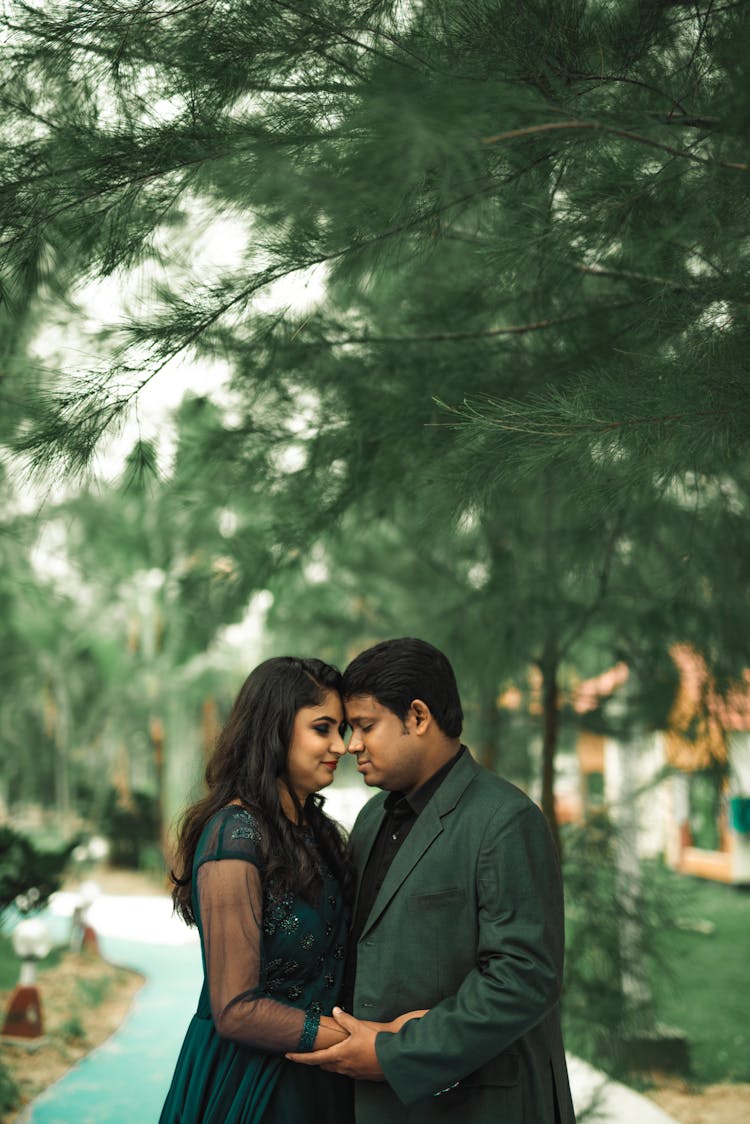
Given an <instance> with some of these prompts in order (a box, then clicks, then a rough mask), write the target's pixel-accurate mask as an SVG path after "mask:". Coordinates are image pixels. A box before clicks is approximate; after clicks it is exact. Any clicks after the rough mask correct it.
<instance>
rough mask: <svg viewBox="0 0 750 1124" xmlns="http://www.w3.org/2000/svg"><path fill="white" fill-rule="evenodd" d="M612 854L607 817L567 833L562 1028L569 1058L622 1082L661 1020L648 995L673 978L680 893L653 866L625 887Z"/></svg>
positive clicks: (614, 845) (611, 830)
mask: <svg viewBox="0 0 750 1124" xmlns="http://www.w3.org/2000/svg"><path fill="white" fill-rule="evenodd" d="M616 850H617V836H616V830H615V828H614V826H613V825H612V823H611V822H610V820H609V819H608V818H607V816H606V814H604V813H601V814H598V815H596V816H593V817H590V818H589V820H588V821H587V822H586V823H584V824H583V825H581V826H580V827H568V828H566V830H565V834H564V855H565V865H564V877H565V895H566V954H565V955H566V970H565V993H564V999H563V1021H564V1030H565V1042H566V1046H567V1048H568V1049H570V1050H571V1051H572V1053H574V1054H577V1055H579V1056H580V1057H583V1058H585V1059H586V1060H587V1061H589V1062H591V1064H592V1065H595V1066H597V1067H598V1068H600V1069H603V1070H604V1071H605V1072H606V1073H609V1074H611V1075H613V1076H618V1075H619V1076H623V1075H625V1074H627V1073H628V1072H629V1071H630V1070H631V1068H632V1065H633V1054H632V1052H631V1051H632V1046H631V1045H630V1044H632V1043H635V1042H637V1041H638V1040H639V1039H642V1038H643V1037H644V1036H646V1035H648V1034H649V1033H652V1032H653V1031H654V1030H655V1029H656V1027H657V1022H658V1019H659V1016H660V1013H661V1012H660V1006H659V1005H658V1004H655V1003H654V1000H653V996H652V995H651V989H652V987H653V985H654V984H655V983H656V981H657V980H659V979H663V978H664V977H665V975H668V976H669V977H670V978H671V972H672V958H671V956H670V955H669V952H668V948H667V941H668V940H670V939H671V937H672V935H673V933H674V931H675V928H676V916H677V908H678V902H677V900H676V899H677V894H678V890H677V888H676V887H675V886H674V883H672V882H670V880H669V879H668V877H667V875H666V872H664V871H662V870H661V869H660V868H658V867H655V866H653V865H651V864H641V869H640V883H639V885H637V886H634V885H632V883H629V884H628V885H624V884H623V881H622V879H621V878H618V864H617V853H616ZM628 926H629V928H630V932H629V936H628V937H627V940H625V939H624V935H623V934H624V930H625V929H626V927H628ZM628 975H630V976H631V977H633V976H637V977H638V978H639V979H642V980H643V982H644V984H645V989H644V996H645V998H644V997H643V996H634V994H633V992H632V989H631V991H629V990H628V984H627V979H628Z"/></svg>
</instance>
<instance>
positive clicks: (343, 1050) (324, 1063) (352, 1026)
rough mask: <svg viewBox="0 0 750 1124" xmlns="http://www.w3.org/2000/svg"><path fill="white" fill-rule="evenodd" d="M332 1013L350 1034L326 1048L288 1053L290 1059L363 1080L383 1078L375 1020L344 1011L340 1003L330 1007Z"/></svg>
mask: <svg viewBox="0 0 750 1124" xmlns="http://www.w3.org/2000/svg"><path fill="white" fill-rule="evenodd" d="M333 1017H334V1019H335V1020H336V1022H337V1023H338V1024H339V1026H340V1027H342V1029H343V1030H345V1031H346V1032H347V1034H348V1035H349V1037H348V1038H345V1039H344V1041H343V1042H339V1043H337V1045H335V1046H329V1047H328V1049H327V1050H313V1051H312V1053H310V1054H287V1055H286V1056H287V1057H288V1058H289V1060H290V1061H293V1062H299V1064H300V1065H317V1066H320V1068H321V1069H326V1070H328V1072H329V1073H342V1074H343V1075H344V1076H345V1077H357V1078H359V1079H360V1080H362V1081H384V1080H385V1078H384V1077H383V1071H382V1069H381V1068H380V1062H379V1061H378V1058H377V1054H376V1053H375V1036H376V1034H377V1033H378V1030H379V1029H380V1028H379V1027H378V1028H377V1029H376V1026H375V1025H374V1024H370V1023H365V1022H361V1021H360V1020H359V1019H355V1018H354V1015H347V1013H346V1011H342V1010H341V1008H340V1007H334V1008H333Z"/></svg>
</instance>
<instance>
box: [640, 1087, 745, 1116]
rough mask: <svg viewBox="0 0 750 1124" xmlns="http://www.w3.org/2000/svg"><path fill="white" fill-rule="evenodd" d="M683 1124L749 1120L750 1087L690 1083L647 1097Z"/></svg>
mask: <svg viewBox="0 0 750 1124" xmlns="http://www.w3.org/2000/svg"><path fill="white" fill-rule="evenodd" d="M646 1096H648V1097H649V1098H650V1099H651V1100H652V1101H655V1102H656V1104H658V1105H659V1107H660V1108H663V1109H664V1111H665V1112H667V1113H669V1115H670V1116H673V1117H674V1119H675V1120H678V1121H679V1122H680V1124H737V1122H738V1121H740V1120H750V1085H743V1084H737V1085H705V1086H702V1087H697V1086H691V1085H689V1084H688V1083H687V1082H675V1084H674V1085H671V1084H670V1085H667V1086H662V1087H661V1088H658V1089H649V1090H648V1092H647V1093H646Z"/></svg>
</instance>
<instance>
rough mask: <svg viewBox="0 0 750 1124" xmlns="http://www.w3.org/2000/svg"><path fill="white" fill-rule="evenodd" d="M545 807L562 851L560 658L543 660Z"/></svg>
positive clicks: (543, 780) (546, 814)
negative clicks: (557, 807) (558, 755)
mask: <svg viewBox="0 0 750 1124" xmlns="http://www.w3.org/2000/svg"><path fill="white" fill-rule="evenodd" d="M541 669H542V724H543V734H542V811H543V812H544V814H545V816H546V817H547V822H548V823H549V826H550V831H551V832H552V838H553V839H554V841H555V846H556V847H557V853H558V854H561V846H560V830H559V826H558V823H557V812H556V810H555V753H556V752H557V734H558V722H559V712H558V694H559V689H558V683H557V660H556V659H553V658H550V659H545V660H543V661H542V668H541Z"/></svg>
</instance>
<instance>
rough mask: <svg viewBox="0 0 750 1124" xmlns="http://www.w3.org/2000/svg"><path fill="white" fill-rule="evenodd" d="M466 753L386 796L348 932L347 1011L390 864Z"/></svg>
mask: <svg viewBox="0 0 750 1124" xmlns="http://www.w3.org/2000/svg"><path fill="white" fill-rule="evenodd" d="M467 752H468V751H467V749H466V747H465V746H463V745H462V746H461V748H460V749H459V751H458V753H457V754H456V755H455V756H454V757H451V759H450V761H446V763H445V765H442V766H441V767H440V768H439V769H438V771H437V772H436V773H433V774H432V776H431V777H430V778H429V780H426V781H425V783H424V784H423V785H421V786H420V787H419V788H418V789H417V790H416V792H413V793H412V794H411V796H405V795H404V793H403V792H390V793H389V794H388V796H387V797H386V800H385V803H384V804H383V820H382V822H381V824H380V828H379V830H378V834H377V835H376V836H375V842H374V843H373V845H372V850H371V851H370V856H369V858H368V860H367V865H366V866H365V869H364V872H363V874H362V879H361V882H360V886H359V895H358V898H357V907H356V910H355V913H354V917H353V918H352V925H351V929H350V932H349V946H348V952H347V958H346V967H345V970H344V983H343V987H342V994H341V1006H342V1007H343V1008H344V1009H345V1010H346V1011H351V1009H352V1004H353V999H354V979H355V976H356V973H357V942H358V941H359V938H360V936H361V935H362V930H363V929H364V927H365V922H366V921H367V918H368V917H369V916H370V911H371V909H372V907H373V905H374V904H375V899H376V898H377V896H378V892H379V891H380V887H381V886H382V885H383V882H384V881H385V876H386V874H387V873H388V871H389V870H390V868H391V863H392V862H393V860H394V859H395V857H396V855H397V854H398V852H399V848H400V847H401V845H402V844H403V842H404V840H405V839H406V837H407V835H408V834H409V832H410V831H411V829H412V828H413V827H414V824H415V823H416V822H417V816H419V814H420V813H421V812H423V811H424V809H425V808H426V807H427V804H428V803H429V801H430V799H431V798H432V797H433V796H434V795H435V793H436V792H437V790H438V789H439V788H440V785H441V784H442V783H443V781H444V780H445V778H446V777H447V776H448V773H449V772H450V771H451V769H452V768H453V766H454V765H455V764H456V762H457V761H458V759H459V757H460V756H461V754H462V753H467Z"/></svg>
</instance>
